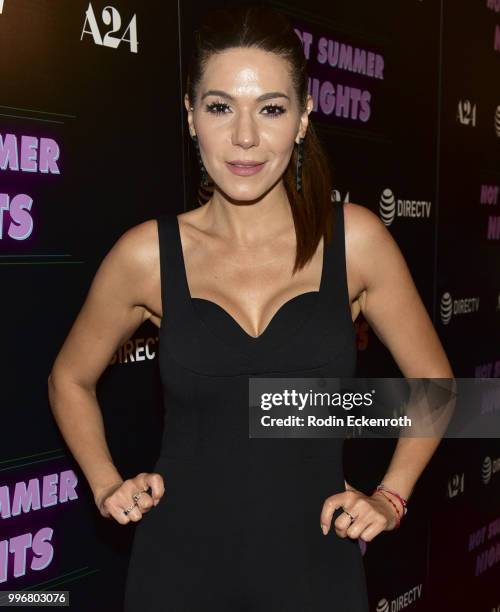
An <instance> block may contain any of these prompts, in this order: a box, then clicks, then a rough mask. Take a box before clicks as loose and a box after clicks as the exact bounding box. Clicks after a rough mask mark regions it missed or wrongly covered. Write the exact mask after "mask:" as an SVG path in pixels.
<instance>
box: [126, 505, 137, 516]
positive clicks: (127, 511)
mask: <svg viewBox="0 0 500 612" xmlns="http://www.w3.org/2000/svg"><path fill="white" fill-rule="evenodd" d="M136 506H137V502H134V503H133V504H132V505H131V506H130V507H129V508H125V510H124V511H123V514H124V515H125V516H128V515H129V513H130V512H132V510H133V509H134V508H135V507H136Z"/></svg>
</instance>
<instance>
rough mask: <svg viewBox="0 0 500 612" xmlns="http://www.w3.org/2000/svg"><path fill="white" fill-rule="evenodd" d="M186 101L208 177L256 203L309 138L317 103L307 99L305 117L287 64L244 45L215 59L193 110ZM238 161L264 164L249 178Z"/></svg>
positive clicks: (237, 196)
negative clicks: (301, 140)
mask: <svg viewBox="0 0 500 612" xmlns="http://www.w3.org/2000/svg"><path fill="white" fill-rule="evenodd" d="M264 96H265V98H264ZM184 102H185V106H186V109H187V110H188V123H189V130H190V133H191V136H193V135H195V134H196V136H197V137H198V142H199V146H200V150H201V155H202V158H203V162H204V164H205V167H206V169H207V171H208V173H209V175H210V176H211V178H212V180H213V181H214V182H215V183H216V185H217V186H218V188H219V189H220V190H222V191H223V192H224V193H225V194H227V196H228V197H230V198H232V199H236V200H254V199H256V198H258V197H259V196H261V195H262V194H264V193H266V192H267V191H268V190H269V189H271V188H272V187H273V186H274V185H275V184H276V183H277V182H278V181H279V180H280V178H281V177H282V175H283V173H284V172H285V170H286V168H287V166H288V163H289V161H290V156H291V155H292V151H293V147H294V144H295V142H298V140H299V137H304V136H305V133H306V129H307V123H308V115H309V113H310V112H311V109H312V103H313V101H312V98H311V96H308V100H307V110H306V111H305V112H304V113H302V114H301V112H300V109H299V107H298V102H297V100H296V99H295V94H294V91H293V84H292V79H291V77H290V74H289V67H288V63H287V61H286V60H284V59H283V58H282V57H280V56H278V55H277V54H275V53H269V52H267V51H263V50H262V49H255V48H240V47H238V48H231V49H228V50H226V51H224V52H222V53H217V54H214V55H212V56H211V57H210V59H209V60H208V62H207V64H206V67H205V71H204V74H203V77H202V80H201V82H200V85H199V89H198V92H197V100H196V107H195V109H194V111H193V112H191V111H189V109H190V101H189V98H188V97H187V95H186V96H185V100H184ZM235 161H251V162H259V164H261V165H259V166H257V168H258V169H259V171H258V172H255V171H253V173H251V174H249V173H248V172H249V169H248V168H247V169H246V170H242V169H238V168H235V167H234V165H231V162H235ZM245 172H246V174H244V173H245ZM250 172H252V170H251V169H250Z"/></svg>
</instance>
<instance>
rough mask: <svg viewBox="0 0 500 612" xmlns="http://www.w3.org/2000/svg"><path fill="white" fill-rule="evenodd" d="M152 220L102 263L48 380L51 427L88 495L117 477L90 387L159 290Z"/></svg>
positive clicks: (118, 479)
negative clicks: (65, 447)
mask: <svg viewBox="0 0 500 612" xmlns="http://www.w3.org/2000/svg"><path fill="white" fill-rule="evenodd" d="M158 262H159V253H158V233H157V223H156V220H155V219H153V220H148V221H145V222H143V223H141V224H139V225H136V226H135V227H132V228H131V229H129V230H127V231H126V232H125V233H124V234H122V235H121V236H120V238H119V239H118V240H117V241H116V243H115V244H114V245H113V247H112V248H111V250H110V251H109V252H108V253H107V255H106V256H105V258H104V259H103V261H102V263H101V264H100V266H99V268H98V270H97V272H96V274H95V277H94V279H93V281H92V284H91V286H90V289H89V291H88V294H87V297H86V300H85V302H84V304H83V306H82V308H81V310H80V312H79V314H78V316H77V318H76V319H75V321H74V323H73V326H72V328H71V330H70V332H69V334H68V336H67V337H66V339H65V341H64V344H63V345H62V347H61V349H60V351H59V353H58V355H57V357H56V359H55V361H54V363H53V366H52V370H51V372H50V375H49V377H48V394H49V402H50V407H51V410H52V413H53V415H54V417H55V420H56V422H57V425H58V427H59V429H60V431H61V433H62V435H63V437H64V439H65V441H66V443H67V445H68V447H69V448H70V450H71V452H72V454H73V455H74V457H75V459H76V461H77V462H78V464H79V465H80V467H81V469H82V471H83V473H84V475H85V477H86V478H87V481H88V483H89V485H90V487H91V489H92V492H93V494H94V499H95V500H96V503H97V501H98V499H99V498H101V497H102V496H103V495H105V494H106V492H108V491H112V490H114V489H116V487H117V486H119V485H120V484H121V483H122V482H123V479H122V477H121V476H120V474H119V472H118V470H117V469H116V467H115V465H114V463H113V459H112V457H111V454H110V451H109V448H108V445H107V443H106V437H105V431H104V426H103V419H102V414H101V410H100V408H99V405H98V402H97V399H96V383H97V381H98V379H99V377H100V376H101V374H102V372H103V371H104V370H105V368H106V367H107V366H108V365H109V363H110V361H111V359H112V357H113V355H114V353H115V351H116V350H117V349H118V348H119V347H120V346H121V344H123V343H124V342H125V341H126V340H127V339H128V338H130V336H131V335H132V334H133V333H134V331H135V330H136V329H137V328H138V327H139V326H140V325H141V324H142V323H143V321H144V320H145V319H146V318H147V316H148V314H149V312H150V310H148V308H146V305H149V304H150V303H153V304H154V296H155V293H158V288H159V287H160V279H159V273H160V272H159V263H158Z"/></svg>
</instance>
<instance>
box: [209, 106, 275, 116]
mask: <svg viewBox="0 0 500 612" xmlns="http://www.w3.org/2000/svg"><path fill="white" fill-rule="evenodd" d="M226 109H229V106H228V105H227V104H226V103H225V102H211V103H210V104H207V105H206V106H205V110H206V111H207V112H208V113H210V114H212V115H224V114H226V112H225V111H226ZM265 110H267V112H265V113H263V114H264V115H268V116H270V117H279V116H280V115H283V114H284V113H286V108H285V107H284V106H281V105H280V104H267V105H266V106H264V108H263V109H262V111H265ZM269 111H271V112H269Z"/></svg>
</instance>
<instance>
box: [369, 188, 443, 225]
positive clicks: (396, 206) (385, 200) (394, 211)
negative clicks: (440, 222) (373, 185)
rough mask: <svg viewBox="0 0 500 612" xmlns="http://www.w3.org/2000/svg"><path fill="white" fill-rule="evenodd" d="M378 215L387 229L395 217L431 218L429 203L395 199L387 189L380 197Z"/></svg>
mask: <svg viewBox="0 0 500 612" xmlns="http://www.w3.org/2000/svg"><path fill="white" fill-rule="evenodd" d="M379 214H380V219H381V220H382V222H383V224H384V225H385V226H387V227H388V226H389V225H391V224H392V223H393V221H394V219H395V218H396V217H410V218H412V217H415V218H426V219H428V218H429V217H430V216H431V202H426V201H424V200H404V199H397V198H396V197H395V195H394V192H393V191H392V189H389V188H387V189H384V191H383V192H382V195H381V196H380V202H379Z"/></svg>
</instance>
